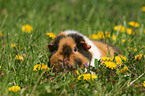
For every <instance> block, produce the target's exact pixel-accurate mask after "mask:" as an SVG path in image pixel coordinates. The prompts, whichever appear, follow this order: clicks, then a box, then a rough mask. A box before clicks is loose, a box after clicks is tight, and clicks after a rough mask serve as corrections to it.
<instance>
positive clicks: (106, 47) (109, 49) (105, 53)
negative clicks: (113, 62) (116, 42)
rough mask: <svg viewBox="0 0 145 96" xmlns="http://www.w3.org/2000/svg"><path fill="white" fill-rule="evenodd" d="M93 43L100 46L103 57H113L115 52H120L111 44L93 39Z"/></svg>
mask: <svg viewBox="0 0 145 96" xmlns="http://www.w3.org/2000/svg"><path fill="white" fill-rule="evenodd" d="M93 43H94V44H95V45H96V46H97V47H98V48H99V50H100V52H101V57H106V56H109V55H110V56H111V57H112V58H113V56H114V53H118V54H120V52H118V51H116V50H115V49H114V48H113V47H112V46H109V45H107V44H105V43H103V42H100V41H93ZM109 52H110V53H109Z"/></svg>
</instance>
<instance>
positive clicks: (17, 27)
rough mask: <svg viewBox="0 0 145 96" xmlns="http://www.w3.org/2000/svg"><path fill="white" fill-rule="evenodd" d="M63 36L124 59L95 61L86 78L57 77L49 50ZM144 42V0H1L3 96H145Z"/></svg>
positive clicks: (77, 74) (0, 81)
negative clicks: (82, 38)
mask: <svg viewBox="0 0 145 96" xmlns="http://www.w3.org/2000/svg"><path fill="white" fill-rule="evenodd" d="M64 30H76V31H79V32H80V33H82V34H84V35H86V36H87V37H89V38H90V39H93V40H100V41H105V42H107V43H110V44H112V45H114V46H116V47H117V48H119V49H120V50H121V52H122V53H123V56H118V54H115V57H114V58H109V57H104V58H102V60H104V61H105V62H106V63H103V64H102V63H101V61H98V60H96V62H95V65H96V66H95V67H90V66H89V67H86V66H84V67H86V68H87V69H88V72H87V73H84V69H79V68H78V70H77V71H73V72H59V73H56V72H53V70H52V68H48V67H47V63H48V61H49V56H50V52H49V50H48V48H47V45H48V44H49V43H50V42H52V40H53V38H54V37H55V36H56V35H57V34H59V33H60V32H62V31H64ZM144 41H145V1H144V0H0V96H16V95H17V96H49V95H52V96H53V95H54V96H55V95H60V96H61V95H70V96H74V95H75V96H83V95H84V96H92V95H95V96H104V95H107V96H113V95H115V96H119V95H123V96H126V95H127V96H132V95H134V96H136V95H137V96H138V95H140V96H144V94H145V60H144V59H145V54H144V53H145V42H144ZM89 71H93V72H95V74H93V75H90V72H89Z"/></svg>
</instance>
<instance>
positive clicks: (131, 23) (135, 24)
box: [129, 21, 139, 27]
mask: <svg viewBox="0 0 145 96" xmlns="http://www.w3.org/2000/svg"><path fill="white" fill-rule="evenodd" d="M129 25H130V26H133V27H139V23H137V22H134V21H131V22H129Z"/></svg>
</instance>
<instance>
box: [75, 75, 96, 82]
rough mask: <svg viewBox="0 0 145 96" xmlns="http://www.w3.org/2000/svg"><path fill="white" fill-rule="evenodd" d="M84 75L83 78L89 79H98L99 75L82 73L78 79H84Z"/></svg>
mask: <svg viewBox="0 0 145 96" xmlns="http://www.w3.org/2000/svg"><path fill="white" fill-rule="evenodd" d="M82 77H83V80H87V81H89V80H94V79H96V78H97V75H95V74H82V75H79V76H78V78H77V79H78V80H82V79H81V78H82Z"/></svg>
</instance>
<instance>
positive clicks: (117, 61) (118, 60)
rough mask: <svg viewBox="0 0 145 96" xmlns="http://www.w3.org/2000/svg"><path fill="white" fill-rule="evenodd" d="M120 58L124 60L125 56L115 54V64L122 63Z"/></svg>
mask: <svg viewBox="0 0 145 96" xmlns="http://www.w3.org/2000/svg"><path fill="white" fill-rule="evenodd" d="M122 60H124V61H126V57H124V56H122V55H118V56H115V61H116V64H119V65H122Z"/></svg>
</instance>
